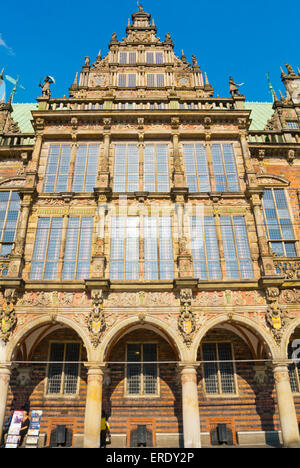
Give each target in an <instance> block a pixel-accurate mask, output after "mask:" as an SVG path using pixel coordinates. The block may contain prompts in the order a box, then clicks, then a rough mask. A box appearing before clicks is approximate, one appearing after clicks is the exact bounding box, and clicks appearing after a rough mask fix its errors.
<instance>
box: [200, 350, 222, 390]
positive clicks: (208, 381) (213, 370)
mask: <svg viewBox="0 0 300 468" xmlns="http://www.w3.org/2000/svg"><path fill="white" fill-rule="evenodd" d="M202 352H203V361H204V365H203V368H204V381H205V391H206V393H207V394H214V395H216V394H218V393H220V391H219V384H218V366H217V363H216V362H212V363H209V362H205V361H216V360H217V352H216V345H215V344H214V343H204V344H203V345H202Z"/></svg>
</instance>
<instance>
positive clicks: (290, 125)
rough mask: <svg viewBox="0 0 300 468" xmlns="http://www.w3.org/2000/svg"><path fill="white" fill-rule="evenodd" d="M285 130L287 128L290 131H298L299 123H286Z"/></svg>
mask: <svg viewBox="0 0 300 468" xmlns="http://www.w3.org/2000/svg"><path fill="white" fill-rule="evenodd" d="M286 128H289V129H291V130H298V129H299V123H298V122H297V121H293V120H290V121H288V122H287V123H286Z"/></svg>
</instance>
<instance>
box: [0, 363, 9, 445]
mask: <svg viewBox="0 0 300 468" xmlns="http://www.w3.org/2000/svg"><path fill="white" fill-rule="evenodd" d="M10 367H11V365H10V364H1V363H0V440H1V438H2V431H3V423H4V418H5V410H6V402H7V394H8V387H9V381H10V375H11V370H10Z"/></svg>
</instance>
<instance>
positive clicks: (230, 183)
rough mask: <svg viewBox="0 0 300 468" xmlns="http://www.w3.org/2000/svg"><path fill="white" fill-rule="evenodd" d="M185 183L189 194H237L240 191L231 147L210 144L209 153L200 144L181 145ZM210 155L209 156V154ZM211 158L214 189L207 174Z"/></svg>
mask: <svg viewBox="0 0 300 468" xmlns="http://www.w3.org/2000/svg"><path fill="white" fill-rule="evenodd" d="M183 153H184V161H185V174H186V183H187V187H188V188H189V190H190V192H194V193H195V192H210V191H211V190H216V191H217V192H237V191H239V190H240V186H239V181H238V173H237V168H236V162H235V153H234V149H233V145H232V144H231V143H228V144H225V143H224V144H212V145H211V147H210V151H208V147H207V145H204V144H202V143H190V144H184V145H183ZM210 153H211V156H209V154H210ZM209 157H211V166H212V176H213V183H214V187H215V188H214V189H213V188H212V181H211V179H210V177H211V176H210V173H209V159H208V158H209Z"/></svg>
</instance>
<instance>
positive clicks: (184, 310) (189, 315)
mask: <svg viewBox="0 0 300 468" xmlns="http://www.w3.org/2000/svg"><path fill="white" fill-rule="evenodd" d="M178 328H179V331H180V333H181V334H182V337H183V340H184V342H185V344H186V345H187V346H188V347H190V346H191V344H192V342H193V338H194V335H195V332H196V329H197V326H196V319H195V315H194V313H193V312H192V310H191V305H190V304H189V303H188V302H186V303H185V304H184V305H183V306H182V307H181V312H180V315H179V317H178Z"/></svg>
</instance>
